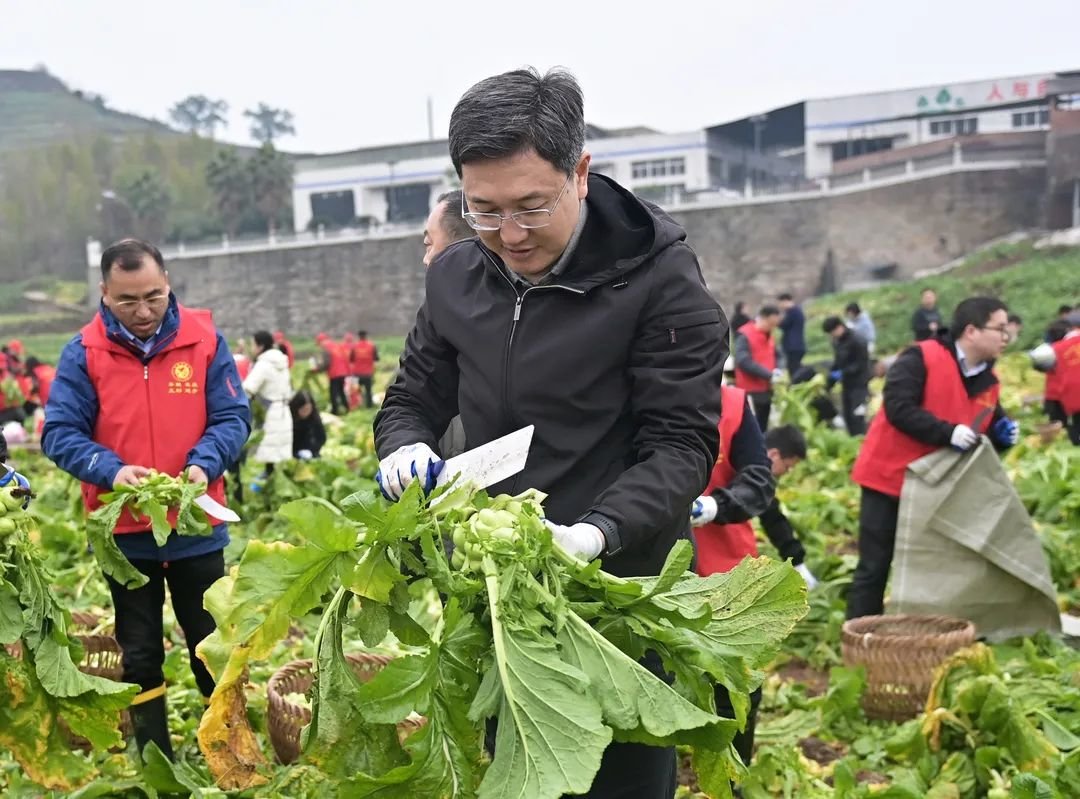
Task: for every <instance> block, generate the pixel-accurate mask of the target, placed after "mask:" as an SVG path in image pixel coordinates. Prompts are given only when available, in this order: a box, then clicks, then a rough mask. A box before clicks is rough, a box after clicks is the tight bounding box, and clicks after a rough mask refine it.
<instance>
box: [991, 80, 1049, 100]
mask: <svg viewBox="0 0 1080 799" xmlns="http://www.w3.org/2000/svg"><path fill="white" fill-rule="evenodd" d="M1046 84H1047V79H1046V78H1042V79H1040V80H1038V81H1027V80H1016V81H1013V82H1012V86H1011V87H1009V86H1008V85H1006V89H1007V90H1008V91H1009V92H1010V94H1009V96H1008V97H1007V98H1006V96H1005V92H1003V91H1002V90H1001V87H1000V86H998V83H997V81H994V85H993V87H992V88H991V89H990V93H989V94H988V95H987V96H986V102H988V103H1002V102H1005V101H1006V100H1007V99H1008V100H1029V99H1035V98H1039V97H1045V96H1046V88H1047V85H1046Z"/></svg>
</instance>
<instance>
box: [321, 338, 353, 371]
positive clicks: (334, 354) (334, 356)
mask: <svg viewBox="0 0 1080 799" xmlns="http://www.w3.org/2000/svg"><path fill="white" fill-rule="evenodd" d="M322 346H323V349H324V350H326V352H327V354H328V355H329V356H330V363H329V365H328V366H327V367H326V374H327V376H328V377H330V378H331V379H333V378H337V377H348V376H349V345H348V344H345V343H344V342H341V341H325V342H323V345H322Z"/></svg>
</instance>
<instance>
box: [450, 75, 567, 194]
mask: <svg viewBox="0 0 1080 799" xmlns="http://www.w3.org/2000/svg"><path fill="white" fill-rule="evenodd" d="M449 146H450V160H451V161H453V163H454V169H455V170H456V171H457V174H458V177H461V167H462V165H463V164H468V163H471V162H474V161H483V160H488V159H497V158H506V157H509V156H513V155H517V154H518V153H523V152H526V151H528V150H535V151H536V154H537V155H539V156H540V157H541V158H543V159H544V160H545V161H547V162H548V163H549V164H551V165H552V166H554V167H555V168H556V169H557V170H559V171H560V172H562V173H563V174H564V175H569V174H570V173H571V172H573V171H574V168H575V167H576V166H577V163H578V161H579V160H580V159H581V154H582V152H584V150H585V98H584V95H583V94H582V92H581V86H580V85H578V82H577V79H576V78H575V77H574V76H573V75H572V74H570V73H569V72H568V71H566V70H565V69H552V70H549V71H548V72H547V73H545V74H544V75H541V74H540V73H539V72H538V71H536V69H534V68H532V67H528V68H526V69H515V70H513V71H511V72H504V73H502V74H501V75H492V76H491V77H490V78H484V79H483V80H482V81H480V82H479V83H477V84H475V85H473V86H472V87H470V88H469V89H468V90H467V91H466V92H465V94H463V95H462V96H461V99H460V100H458V101H457V105H455V106H454V110H453V111H452V112H451V114H450V141H449Z"/></svg>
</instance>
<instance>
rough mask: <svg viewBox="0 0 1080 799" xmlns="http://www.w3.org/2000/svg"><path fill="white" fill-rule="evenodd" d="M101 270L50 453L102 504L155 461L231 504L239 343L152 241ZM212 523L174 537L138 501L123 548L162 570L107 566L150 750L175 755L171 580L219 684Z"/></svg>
mask: <svg viewBox="0 0 1080 799" xmlns="http://www.w3.org/2000/svg"><path fill="white" fill-rule="evenodd" d="M101 278H102V282H101V305H100V307H99V308H98V312H97V315H96V316H95V317H94V319H93V320H91V321H90V323H89V324H87V325H86V326H85V327H84V328H83V329H82V331H81V332H80V333H79V334H78V335H76V336H75V338H74V339H72V340H71V341H70V342H69V343H68V345H67V346H66V347H65V348H64V351H63V353H62V354H61V356H60V363H59V365H58V366H57V368H56V377H55V379H54V381H53V384H52V389H51V391H50V394H49V403H48V406H47V409H46V414H45V415H46V422H45V428H44V430H43V431H42V437H41V447H42V451H43V452H44V453H45V454H46V455H47V456H48V457H49V458H50V459H51V460H52V461H54V462H55V463H56V465H57V466H59V467H60V468H61V469H63V470H64V471H65V472H68V473H69V474H71V475H72V476H74V477H76V478H77V479H79V480H81V481H82V495H83V501H84V503H85V505H86V508H87V510H88V511H90V510H93V509H94V508H97V507H99V506H100V505H101V501H100V498H99V497H100V495H101V494H103V493H105V492H107V491H110V490H112V489H113V488H115V487H117V486H120V485H137V484H138V483H139V482H140V481H141V480H143V479H144V478H145V477H147V476H148V475H149V474H150V469H156V470H157V471H159V472H163V473H166V474H170V475H179V474H180V473H181V472H184V473H186V474H187V476H188V478H189V479H191V480H194V481H200V482H205V483H209V486H208V487H207V494H208V495H209V496H210V497H212V498H213V499H215V500H217V501H218V502H219V503H220V504H222V505H224V504H225V490H224V484H223V481H222V474H223V473H224V472H225V469H226V467H227V466H229V465H230V464H232V463H233V462H234V461H235V460H236V459H237V457H238V456H239V455H240V450H241V448H242V447H243V445H244V442H245V441H246V440H247V437H248V433H249V431H250V412H249V408H248V402H247V397H246V395H245V394H244V392H243V390H242V389H241V387H240V376H239V374H237V371H236V362H235V361H234V360H233V357H232V355H231V354H230V353H229V347H228V344H226V342H225V339H224V337H223V336H222V335H221V333H219V332H218V331H217V330H216V329H215V327H214V323H213V321H212V320H211V318H210V313H209V311H200V310H194V309H191V308H185V307H183V306H181V305H179V304H178V303H177V301H176V298H175V297H174V296H173V294H172V292H171V291H170V290H169V276H168V273H167V272H166V271H165V264H164V261H163V260H162V257H161V253H160V252H159V251H158V249H157V248H156V247H154V246H153V245H152V244H148V243H146V242H144V241H139V240H136V239H125V240H123V241H119V242H117V243H116V244H113V245H112V246H111V247H109V248H108V249H107V250H105V252H104V253H102V256H101ZM170 519H171V520H173V522H174V523H175V519H174V517H172V516H170ZM210 521H211V523H212V524H213V525H214V527H213V532H212V534H211V535H209V536H190V537H187V536H185V537H179V536H177V535H176V533H175V531H174V532H173V533H172V535H171V536H170V537H169V539H168V540H167V541H166V543H165V546H163V547H158V546H157V545H156V543H155V541H154V536H153V533H151V532H149V530H150V521H149V519H147V518H145V517H142V518H137V517H135V516H133V515H131V514H130V513H128V512H125V513H124V515H123V516H121V517H120V520H119V521H118V522H117V524H116V528H115V534H116V543H117V546H118V547H119V548H120V550H121V551H122V552H123V553H124V555H125V556H126V557H127V559H128V560H130V561H131V563H132V565H134V566H135V568H137V569H138V570H139V571H141V572H142V573H143V574H145V575H146V576H147V577H148V578H149V582H148V583H147V584H146V585H144V586H143V587H141V588H136V589H128V588H125V587H124V586H123V585H121V584H120V583H118V582H116V581H115V580H113V579H112V578H108V577H107V578H106V579H107V580H108V583H109V589H110V591H111V593H112V599H113V604H114V606H115V610H116V638H117V640H118V641H119V643H120V647H121V648H122V650H123V679H124V680H125V681H126V682H130V683H136V684H137V685H139V686H140V687H141V688H142V693H140V694H139V695H138V696H136V697H135V700H134V702H133V703H132V708H131V717H132V722H133V726H134V728H135V741H136V744H137V746H138V748H139V751H140V752H142V750H143V747H145V746H146V744H147V743H149V742H150V741H153V742H154V743H156V744H157V745H158V747H159V748H160V749H161V750H162V751H163V752H164V753H165V754H166V755H167V756H169V757H170V758H171V757H172V746H171V744H170V741H169V730H168V724H167V720H168V715H167V713H166V707H165V678H164V675H163V673H162V665H163V664H164V661H165V650H164V647H163V645H162V618H161V608H162V603H163V602H164V600H165V583H166V582H168V585H169V593H170V594H171V596H172V602H173V610H174V611H175V613H176V619H177V621H178V622H179V623H180V626H181V628H182V629H183V631H184V636H185V638H186V640H187V645H188V652H189V653H190V655H191V669H192V671H193V672H194V673H195V682H196V683H197V684H198V686H199V690H200V691H201V692H202V694H203V696H210V694H211V693H212V692H213V690H214V681H213V678H212V677H211V676H210V673H209V672H208V671H207V670H206V667H205V666H204V665H203V664H202V662H201V661H200V660H198V658H196V657H195V645H196V644H198V643H199V642H200V641H201V640H202V639H203V638H205V637H206V636H207V635H209V634H210V633H211V632H213V630H214V620H213V618H212V617H211V616H210V614H209V613H208V612H207V611H206V610H204V609H203V594H204V592H205V591H206V589H208V588H209V587H210V586H211V585H212V584H213V583H214V582H215V581H216V580H218V579H219V578H220V577H222V576H223V575H224V573H225V564H224V559H223V554H222V552H223V550H224V548H225V546H226V544H228V542H229V535H228V532H227V530H226V525H225V524H224V523H223V522H221V521H219V520H216V519H211V520H210Z"/></svg>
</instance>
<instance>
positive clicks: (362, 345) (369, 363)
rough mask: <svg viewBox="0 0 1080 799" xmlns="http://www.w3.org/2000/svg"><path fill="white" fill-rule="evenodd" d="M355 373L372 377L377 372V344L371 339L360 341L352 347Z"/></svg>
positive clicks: (359, 375)
mask: <svg viewBox="0 0 1080 799" xmlns="http://www.w3.org/2000/svg"><path fill="white" fill-rule="evenodd" d="M352 365H353V374H354V375H356V376H357V377H371V376H372V375H373V374H375V345H374V344H373V343H372V342H370V341H358V342H356V343H355V344H353V348H352Z"/></svg>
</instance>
